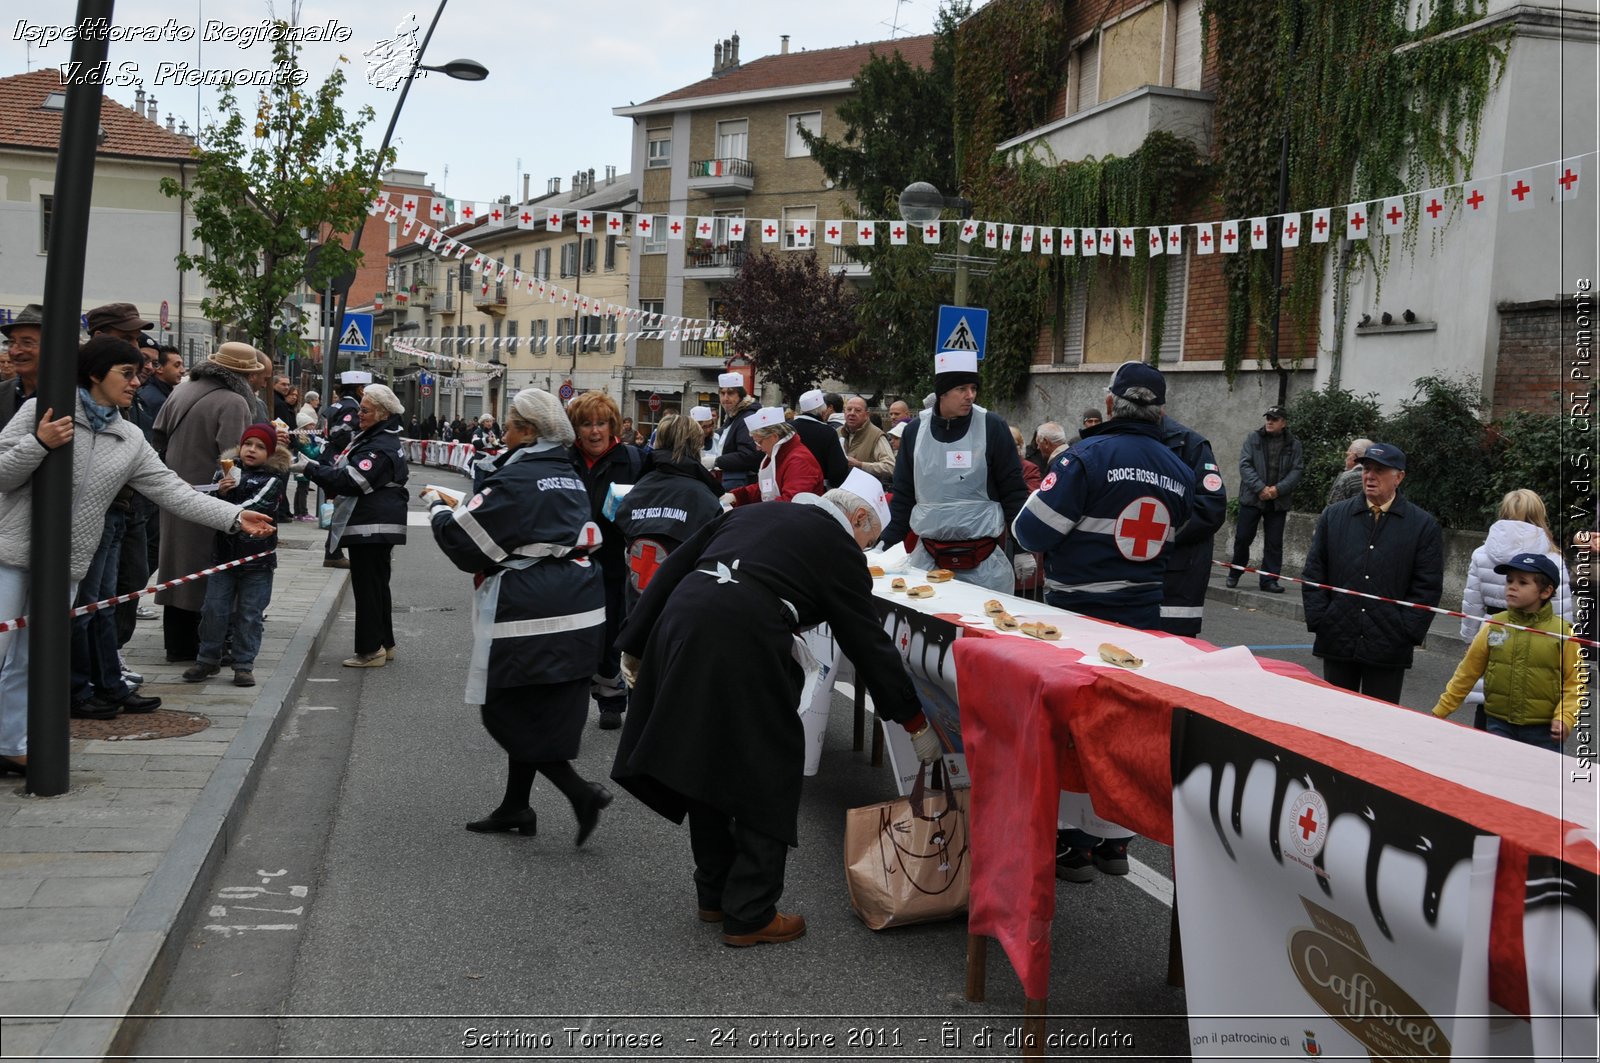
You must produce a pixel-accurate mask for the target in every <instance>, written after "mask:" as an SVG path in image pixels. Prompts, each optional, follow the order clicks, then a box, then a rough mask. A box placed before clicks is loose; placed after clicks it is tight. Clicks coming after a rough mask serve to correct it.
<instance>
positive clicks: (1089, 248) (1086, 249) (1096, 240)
mask: <svg viewBox="0 0 1600 1063" xmlns="http://www.w3.org/2000/svg"><path fill="white" fill-rule="evenodd" d="M1099 253H1100V232H1099V230H1097V229H1079V230H1078V254H1080V255H1098V254H1099Z"/></svg>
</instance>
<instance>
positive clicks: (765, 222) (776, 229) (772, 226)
mask: <svg viewBox="0 0 1600 1063" xmlns="http://www.w3.org/2000/svg"><path fill="white" fill-rule="evenodd" d="M782 232H783V230H782V228H780V223H779V221H778V219H777V218H762V219H761V242H762V243H764V244H775V243H777V242H778V236H779V235H780V234H781V233H782Z"/></svg>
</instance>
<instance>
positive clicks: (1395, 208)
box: [1378, 196, 1406, 236]
mask: <svg viewBox="0 0 1600 1063" xmlns="http://www.w3.org/2000/svg"><path fill="white" fill-rule="evenodd" d="M1380 208H1381V210H1382V213H1381V214H1379V215H1378V222H1379V224H1381V225H1382V226H1383V235H1385V236H1394V235H1395V234H1396V233H1399V232H1401V231H1403V230H1404V229H1405V226H1406V197H1405V196H1390V197H1389V198H1388V199H1385V200H1384V201H1383V203H1382V204H1380Z"/></svg>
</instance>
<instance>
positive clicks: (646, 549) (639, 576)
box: [628, 539, 667, 593]
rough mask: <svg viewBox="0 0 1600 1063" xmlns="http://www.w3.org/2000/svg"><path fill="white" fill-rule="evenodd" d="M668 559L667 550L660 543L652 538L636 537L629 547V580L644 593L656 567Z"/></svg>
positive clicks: (635, 588) (637, 589) (636, 588)
mask: <svg viewBox="0 0 1600 1063" xmlns="http://www.w3.org/2000/svg"><path fill="white" fill-rule="evenodd" d="M666 559H667V551H666V549H665V548H664V547H662V545H661V544H660V543H658V542H655V541H654V540H652V539H635V540H634V541H633V545H632V546H630V547H628V582H629V583H630V584H632V585H633V589H634V590H636V591H639V592H640V593H643V592H644V589H645V588H646V587H648V586H650V580H651V579H652V578H653V577H654V576H655V574H656V569H658V568H660V567H661V562H663V561H665V560H666Z"/></svg>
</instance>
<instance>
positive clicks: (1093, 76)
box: [1072, 37, 1100, 114]
mask: <svg viewBox="0 0 1600 1063" xmlns="http://www.w3.org/2000/svg"><path fill="white" fill-rule="evenodd" d="M1099 102H1100V38H1099V37H1095V38H1094V39H1093V40H1091V41H1088V42H1087V43H1085V44H1084V45H1083V46H1082V47H1080V48H1079V49H1078V88H1077V91H1076V92H1074V93H1073V96H1072V113H1073V114H1077V113H1078V112H1079V111H1087V110H1088V109H1089V108H1091V107H1093V106H1094V105H1095V104H1097V103H1099Z"/></svg>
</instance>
